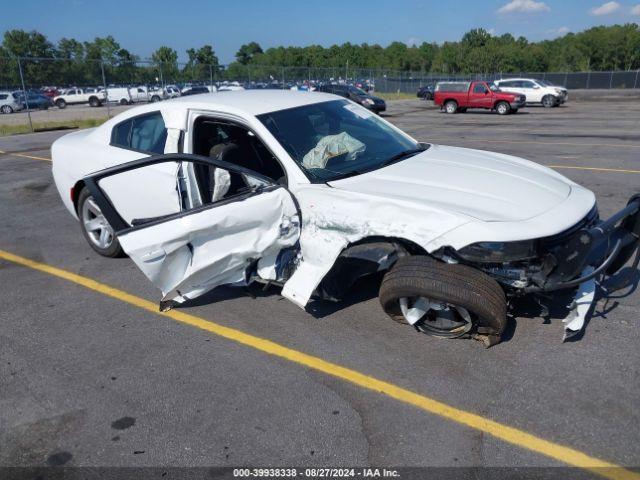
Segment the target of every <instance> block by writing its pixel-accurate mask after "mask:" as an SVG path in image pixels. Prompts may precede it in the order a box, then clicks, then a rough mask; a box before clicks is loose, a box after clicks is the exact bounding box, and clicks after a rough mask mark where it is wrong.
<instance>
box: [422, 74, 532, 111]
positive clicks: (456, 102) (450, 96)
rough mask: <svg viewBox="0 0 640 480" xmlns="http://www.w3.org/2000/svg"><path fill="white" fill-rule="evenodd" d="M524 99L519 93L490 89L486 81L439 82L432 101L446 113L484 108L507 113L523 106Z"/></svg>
mask: <svg viewBox="0 0 640 480" xmlns="http://www.w3.org/2000/svg"><path fill="white" fill-rule="evenodd" d="M526 100H527V99H526V97H525V96H524V95H521V94H519V93H509V92H503V91H501V90H498V89H496V88H495V87H493V90H492V89H491V88H490V87H489V85H488V84H487V82H439V83H438V84H437V85H436V89H435V93H434V95H433V103H434V104H435V105H440V109H444V111H445V112H447V113H457V112H463V113H464V112H466V111H467V108H484V109H487V110H495V111H496V112H498V113H499V114H500V115H507V114H509V113H516V112H517V111H518V109H519V108H521V107H524V106H525V104H526Z"/></svg>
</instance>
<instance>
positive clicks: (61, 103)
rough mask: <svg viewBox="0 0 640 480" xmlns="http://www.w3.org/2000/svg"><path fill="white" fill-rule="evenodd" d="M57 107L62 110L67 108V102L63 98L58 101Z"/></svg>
mask: <svg viewBox="0 0 640 480" xmlns="http://www.w3.org/2000/svg"><path fill="white" fill-rule="evenodd" d="M56 107H58V108H60V109H63V108H67V102H66V101H65V100H63V99H62V98H59V99H58V100H56Z"/></svg>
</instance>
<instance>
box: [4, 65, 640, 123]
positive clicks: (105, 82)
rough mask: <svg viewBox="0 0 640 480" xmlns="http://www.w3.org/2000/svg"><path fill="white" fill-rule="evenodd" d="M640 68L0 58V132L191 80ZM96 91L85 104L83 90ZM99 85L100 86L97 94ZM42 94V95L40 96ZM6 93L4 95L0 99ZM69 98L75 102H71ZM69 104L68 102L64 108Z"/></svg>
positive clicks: (611, 85)
mask: <svg viewBox="0 0 640 480" xmlns="http://www.w3.org/2000/svg"><path fill="white" fill-rule="evenodd" d="M639 74H640V71H637V70H634V71H617V72H516V73H513V72H510V73H501V72H496V73H478V74H472V75H459V74H443V73H431V72H407V71H398V70H389V69H376V68H353V67H351V68H350V67H348V66H344V67H294V66H268V65H240V64H237V63H234V64H231V65H206V64H199V63H180V62H166V63H162V62H153V61H136V62H115V61H114V62H110V61H102V60H81V61H77V60H73V59H50V58H17V57H13V58H0V112H3V113H12V112H13V113H16V114H15V115H0V134H8V133H16V132H21V131H34V130H38V129H46V128H56V127H64V126H69V127H71V126H91V124H92V123H93V124H98V123H100V122H102V121H104V120H105V119H107V118H109V117H111V116H113V115H114V114H115V113H117V112H118V111H120V110H121V109H122V108H126V105H129V104H135V103H139V102H149V101H156V100H164V99H167V98H171V97H173V96H177V95H179V94H180V93H179V92H182V91H185V90H188V89H192V88H194V87H197V88H200V90H202V88H203V87H206V88H207V90H209V91H216V90H225V89H237V88H240V87H242V88H246V89H254V88H255V89H266V88H269V89H302V90H304V89H308V87H309V86H310V85H311V86H313V85H318V84H323V83H349V84H357V85H358V86H362V87H363V88H365V89H367V90H372V91H374V92H379V93H387V94H412V95H413V94H415V93H416V91H417V90H418V89H419V88H421V87H423V86H425V85H428V84H433V83H435V82H438V81H453V80H463V81H470V80H488V81H493V80H496V79H499V78H514V77H524V78H536V79H543V80H547V81H549V82H551V83H554V84H557V85H563V86H566V87H567V88H569V89H631V88H640V78H639ZM68 88H76V89H77V90H78V93H81V95H78V96H77V97H75V100H74V99H72V98H71V96H69V97H64V95H63V97H62V98H66V100H65V105H64V107H65V108H61V107H62V104H61V103H60V102H57V101H56V100H57V99H59V98H60V97H58V94H60V93H62V92H63V91H64V90H65V89H68ZM91 92H93V93H96V94H97V95H101V97H100V98H101V101H100V102H98V104H96V103H95V102H94V103H93V105H95V107H91V106H89V105H90V103H89V101H88V100H87V93H89V94H91ZM99 92H103V93H99ZM42 95H44V96H45V97H46V98H48V99H49V101H48V102H46V100H43V99H42V98H41V96H42ZM4 97H7V98H4ZM76 100H77V101H76ZM66 107H69V108H66Z"/></svg>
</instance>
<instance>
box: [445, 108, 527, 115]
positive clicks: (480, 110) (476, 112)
mask: <svg viewBox="0 0 640 480" xmlns="http://www.w3.org/2000/svg"><path fill="white" fill-rule="evenodd" d="M523 108H529V107H523ZM439 113H440V114H441V115H451V114H450V113H447V112H445V111H444V110H441V111H440V112H439ZM530 113H531V112H527V111H523V110H518V112H517V113H511V114H509V115H511V116H513V115H516V116H520V115H529V114H530ZM455 115H498V113H496V112H494V111H493V110H485V109H483V108H478V109H473V110H467V111H466V112H464V113H462V112H458V113H456V114H455Z"/></svg>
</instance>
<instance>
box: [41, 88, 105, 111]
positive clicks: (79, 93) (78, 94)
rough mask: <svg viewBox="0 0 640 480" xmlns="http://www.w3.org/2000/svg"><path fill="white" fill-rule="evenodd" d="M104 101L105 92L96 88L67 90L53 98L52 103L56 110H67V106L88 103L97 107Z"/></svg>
mask: <svg viewBox="0 0 640 480" xmlns="http://www.w3.org/2000/svg"><path fill="white" fill-rule="evenodd" d="M106 100H107V94H106V92H105V91H104V90H98V89H97V88H75V87H74V88H69V89H67V90H63V91H62V93H60V95H58V96H57V97H53V103H54V104H55V106H56V107H58V108H67V105H74V104H82V103H88V104H89V105H90V106H92V107H99V106H101V105H102V104H103V103H104V102H105V101H106Z"/></svg>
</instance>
